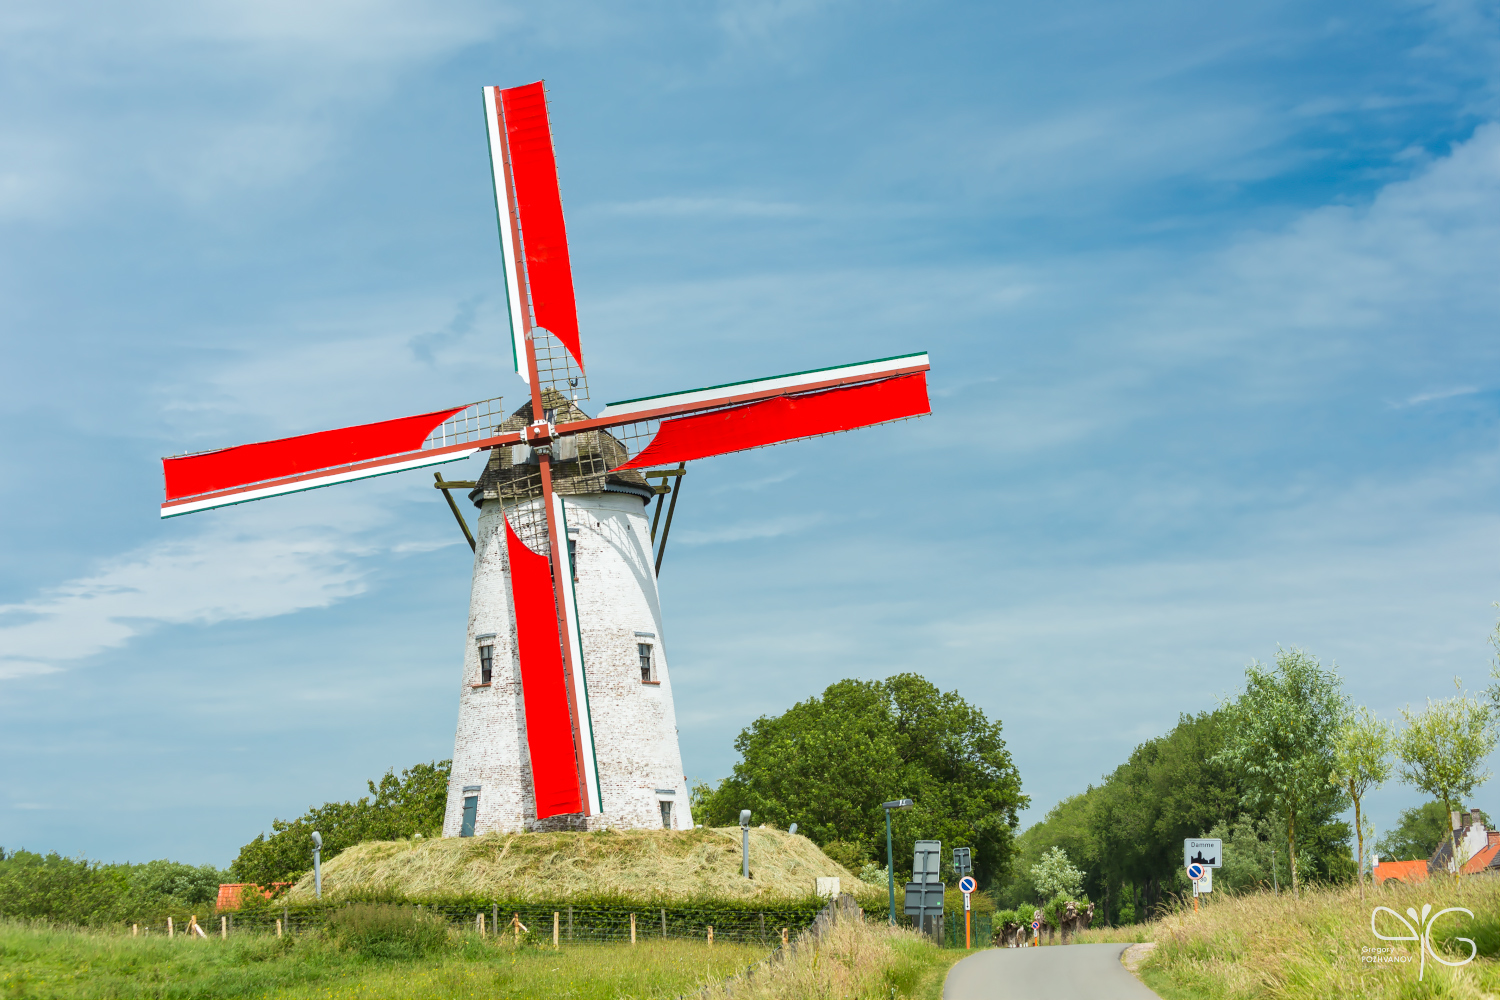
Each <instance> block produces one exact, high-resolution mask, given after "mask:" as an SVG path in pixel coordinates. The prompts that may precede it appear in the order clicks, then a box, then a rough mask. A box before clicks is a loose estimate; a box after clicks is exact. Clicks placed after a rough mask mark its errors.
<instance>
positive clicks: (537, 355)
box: [161, 82, 930, 835]
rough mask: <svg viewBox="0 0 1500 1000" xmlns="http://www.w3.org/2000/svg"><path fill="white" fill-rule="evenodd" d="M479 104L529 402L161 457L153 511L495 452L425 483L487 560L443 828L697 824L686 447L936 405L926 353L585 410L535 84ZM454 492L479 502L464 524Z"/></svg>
mask: <svg viewBox="0 0 1500 1000" xmlns="http://www.w3.org/2000/svg"><path fill="white" fill-rule="evenodd" d="M484 110H485V119H486V128H487V132H488V137H489V144H490V162H491V168H492V173H493V182H494V191H495V202H496V209H497V217H498V221H499V230H500V246H501V255H502V259H503V277H504V286H505V297H506V308H507V312H508V314H509V319H510V333H511V336H510V343H509V349H510V354H511V360H512V362H513V364H514V367H515V370H516V372H517V374H519V375H520V377H521V378H522V380H523V381H524V382H525V383H526V386H527V393H528V399H527V401H526V403H525V404H524V405H523V406H521V407H520V408H518V409H516V410H514V411H511V412H506V411H505V410H504V409H503V408H502V407H501V405H500V404H501V401H500V399H498V398H495V399H488V400H483V401H481V402H478V403H473V404H469V405H467V406H455V407H448V408H446V409H441V410H433V411H430V412H427V413H420V414H416V415H414V416H408V417H400V418H397V419H394V420H385V421H380V422H377V423H371V424H361V425H358V426H353V427H343V428H339V429H337V430H330V431H321V432H318V433H313V434H303V435H298V436H296V437H289V438H282V439H279V440H274V441H265V442H260V443H256V444H247V445H240V446H238V447H233V448H223V449H219V450H215V451H208V452H200V453H196V454H188V455H180V456H172V457H169V458H165V459H163V468H164V475H165V481H166V499H165V502H164V503H163V504H162V508H161V514H162V517H164V518H165V517H174V516H178V515H181V514H188V513H192V512H195V511H203V510H209V509H213V508H217V507H224V506H228V505H231V504H239V503H245V502H247V501H252V500H260V499H265V498H268V497H273V496H280V495H284V494H288V493H295V492H299V491H302V490H310V489H316V488H319V487H323V486H331V485H334V484H337V483H344V482H352V481H354V480H359V479H367V478H370V477H373V476H381V475H387V474H390V473H394V472H401V471H405V470H410V469H417V468H424V467H429V466H434V465H440V464H443V463H447V462H454V461H459V460H461V459H465V458H468V457H470V456H472V455H474V454H476V453H478V452H480V451H486V450H487V451H488V452H489V456H488V462H487V464H486V466H485V470H484V473H483V475H482V476H481V477H480V479H479V480H477V481H475V482H472V483H470V482H454V481H445V480H443V479H442V476H441V473H438V474H436V477H435V478H436V480H437V482H436V483H435V485H436V487H437V488H438V489H441V490H443V492H444V496H445V497H446V498H447V499H448V502H449V504H450V506H451V507H452V509H453V513H454V514H455V516H457V517H458V520H459V523H460V525H462V526H463V528H464V533H465V535H466V537H467V538H468V540H469V544H470V546H471V547H472V548H473V550H474V557H475V558H474V578H473V588H472V591H471V595H470V614H469V626H468V637H467V643H466V653H465V666H464V679H463V683H462V684H461V687H460V703H459V724H458V736H457V740H456V746H455V749H454V758H453V776H452V784H451V786H450V789H449V796H448V812H447V817H446V819H445V822H444V833H445V834H448V835H455V834H457V835H472V834H473V833H475V832H484V831H486V830H496V829H499V830H516V829H549V828H597V827H599V826H601V825H616V826H621V825H623V826H631V827H654V826H666V827H673V828H679V829H680V828H684V827H689V826H691V822H692V818H691V815H690V814H689V813H688V810H687V808H686V806H687V803H686V798H687V789H686V787H685V785H684V779H683V777H682V765H681V752H680V750H679V749H678V743H677V730H676V722H675V711H674V709H673V706H672V700H671V690H670V681H669V678H668V675H667V669H666V666H667V664H666V659H665V651H664V649H663V647H662V644H661V635H662V628H661V611H660V604H659V599H658V594H657V589H656V573H657V571H659V569H660V565H661V563H660V559H661V554H662V551H663V549H664V543H665V536H666V529H669V528H670V523H671V521H670V518H671V513H670V508H669V513H668V521H667V525H666V529H664V530H663V532H662V535H663V537H662V540H661V542H660V543H658V542H656V539H655V535H656V522H657V520H659V518H660V516H661V505H662V499H663V497H662V496H661V494H663V493H665V492H667V491H668V490H669V489H670V490H671V493H672V503H673V504H674V505H675V502H676V496H677V491H678V490H680V488H681V483H682V474H683V472H684V471H685V470H686V463H688V462H690V461H696V460H698V459H701V458H708V457H711V456H714V455H723V454H728V453H731V452H736V451H743V450H747V449H751V448H760V447H765V446H768V445H773V444H778V443H781V442H785V441H792V440H798V439H802V438H809V437H816V436H821V435H826V434H833V433H838V432H841V431H847V430H853V429H856V428H859V427H867V426H871V425H874V424H880V423H885V422H888V421H894V420H902V419H907V418H911V417H916V416H920V415H922V414H925V413H927V412H929V410H930V408H929V405H928V399H927V382H926V372H927V370H928V362H927V356H926V355H925V354H920V353H919V354H909V355H903V356H900V357H891V358H882V359H878V360H874V361H866V362H861V363H858V364H849V365H841V366H836V367H829V368H819V369H814V370H809V371H801V372H795V373H792V374H788V375H779V376H775V377H771V378H759V379H749V380H743V381H735V382H730V383H727V384H723V385H714V386H708V387H706V388H701V389H692V390H688V391H685V392H675V393H667V394H664V395H658V396H646V397H641V398H637V399H629V400H623V401H620V402H614V403H609V404H608V405H606V406H605V407H604V408H603V409H602V410H600V411H599V413H598V414H597V415H596V416H593V417H590V416H588V414H587V413H585V412H584V410H583V409H581V408H580V406H579V402H580V400H586V399H587V398H588V382H587V377H586V375H585V370H584V365H583V352H582V350H581V348H580V341H579V331H578V315H577V309H576V306H575V302H574V294H573V277H572V267H571V264H570V261H569V256H568V244H567V235H566V230H565V228H564V225H563V213H562V201H561V198H560V196H559V193H558V180H557V167H556V161H555V157H554V153H553V146H552V135H551V129H550V125H549V122H548V115H547V98H546V94H545V91H544V89H543V85H542V83H541V82H537V83H532V84H527V85H525V86H521V87H515V88H510V89H501V88H498V87H486V88H484ZM652 479H655V480H657V481H658V484H653V483H651V481H650V480H652ZM668 479H675V482H676V487H668V486H667V485H666V484H665V481H666V480H668ZM454 488H468V489H469V490H470V492H469V499H470V500H471V501H472V502H473V503H474V504H475V505H476V506H477V507H478V508H479V511H480V513H479V521H478V525H477V527H476V529H475V531H474V532H472V533H471V532H470V531H469V529H468V525H467V523H466V522H465V521H464V519H463V517H462V515H461V513H460V512H459V510H458V507H457V505H456V504H455V503H454V502H453V499H452V496H451V493H450V492H449V491H450V490H452V489H454ZM653 499H655V500H657V510H656V516H655V519H653V522H652V523H651V525H650V526H649V527H648V525H647V523H646V515H645V511H646V509H647V507H648V505H649V503H650V501H651V500H653ZM654 545H655V547H656V551H655V556H654V558H653V546H654Z"/></svg>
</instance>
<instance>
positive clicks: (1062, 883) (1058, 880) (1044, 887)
mask: <svg viewBox="0 0 1500 1000" xmlns="http://www.w3.org/2000/svg"><path fill="white" fill-rule="evenodd" d="M1031 883H1032V885H1034V886H1036V891H1037V895H1038V896H1040V897H1041V901H1042V902H1043V903H1047V902H1050V901H1052V900H1054V899H1077V898H1078V897H1079V896H1081V895H1083V872H1081V871H1079V870H1078V867H1077V866H1076V865H1074V864H1073V862H1072V861H1070V860H1069V859H1068V852H1067V851H1065V850H1063V849H1062V848H1061V847H1054V848H1052V850H1050V851H1048V852H1047V853H1046V854H1044V855H1042V860H1040V861H1038V862H1037V863H1036V864H1034V865H1032V866H1031Z"/></svg>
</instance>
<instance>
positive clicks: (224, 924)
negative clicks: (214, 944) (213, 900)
mask: <svg viewBox="0 0 1500 1000" xmlns="http://www.w3.org/2000/svg"><path fill="white" fill-rule="evenodd" d="M219 939H220V940H221V941H228V940H229V918H228V917H220V918H219Z"/></svg>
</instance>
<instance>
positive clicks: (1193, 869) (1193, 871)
mask: <svg viewBox="0 0 1500 1000" xmlns="http://www.w3.org/2000/svg"><path fill="white" fill-rule="evenodd" d="M1187 872H1188V878H1190V879H1192V880H1193V881H1194V882H1199V881H1202V879H1203V866H1202V865H1188V869H1187Z"/></svg>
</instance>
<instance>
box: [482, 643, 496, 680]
mask: <svg viewBox="0 0 1500 1000" xmlns="http://www.w3.org/2000/svg"><path fill="white" fill-rule="evenodd" d="M494 670H495V647H494V646H480V647H479V683H481V684H488V683H489V682H490V677H492V676H493V675H494Z"/></svg>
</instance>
